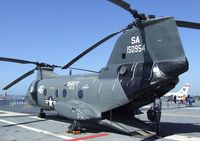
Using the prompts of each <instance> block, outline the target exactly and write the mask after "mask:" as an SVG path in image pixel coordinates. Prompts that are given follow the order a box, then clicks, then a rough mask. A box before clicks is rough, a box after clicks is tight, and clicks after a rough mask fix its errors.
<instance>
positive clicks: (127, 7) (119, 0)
mask: <svg viewBox="0 0 200 141" xmlns="http://www.w3.org/2000/svg"><path fill="white" fill-rule="evenodd" d="M108 1H109V2H112V3H114V4H116V5H118V6H120V7H121V8H123V9H125V10H127V11H128V12H130V13H131V12H132V10H131V6H130V4H128V3H126V2H125V1H123V0H108Z"/></svg>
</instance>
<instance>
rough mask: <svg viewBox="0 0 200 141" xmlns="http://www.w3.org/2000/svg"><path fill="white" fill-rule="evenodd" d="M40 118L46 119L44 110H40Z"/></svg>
mask: <svg viewBox="0 0 200 141" xmlns="http://www.w3.org/2000/svg"><path fill="white" fill-rule="evenodd" d="M38 117H40V118H46V113H44V110H43V109H40V113H39V115H38Z"/></svg>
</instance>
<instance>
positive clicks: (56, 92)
mask: <svg viewBox="0 0 200 141" xmlns="http://www.w3.org/2000/svg"><path fill="white" fill-rule="evenodd" d="M55 96H56V97H58V89H56V91H55Z"/></svg>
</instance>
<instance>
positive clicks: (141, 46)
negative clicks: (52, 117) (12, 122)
mask: <svg viewBox="0 0 200 141" xmlns="http://www.w3.org/2000/svg"><path fill="white" fill-rule="evenodd" d="M108 1H109V2H111V3H113V4H116V5H117V6H119V7H121V8H123V9H125V10H127V11H128V12H129V13H130V14H131V15H132V16H133V18H134V19H135V20H134V22H132V23H131V24H129V25H128V26H126V27H125V28H124V29H122V30H120V31H118V32H115V33H112V34H110V35H108V36H107V37H105V38H103V39H102V40H100V41H99V42H97V43H96V44H94V45H92V46H91V47H89V48H88V49H86V50H85V51H84V52H82V53H81V54H79V55H78V56H76V57H75V58H74V59H72V60H71V61H70V62H69V63H67V64H66V65H65V66H58V65H50V64H46V63H39V62H33V61H27V60H21V59H14V58H7V57H0V61H6V62H13V63H19V64H34V65H36V67H35V68H34V69H32V70H30V71H29V72H27V73H25V74H23V75H22V76H20V77H19V78H17V79H16V80H14V81H13V82H12V83H10V84H9V85H7V86H5V87H4V88H3V90H7V89H9V88H10V87H12V86H13V85H15V84H17V83H18V82H19V81H21V80H23V79H24V78H26V77H28V76H29V75H31V74H33V73H34V72H35V71H36V72H37V78H36V80H34V81H33V82H32V83H31V85H30V87H29V88H28V91H27V94H26V97H27V99H28V101H29V103H30V104H31V105H34V106H39V107H40V108H41V110H40V113H39V116H40V117H43V118H45V117H46V114H45V113H44V110H55V111H56V112H57V113H58V114H59V115H62V116H64V117H66V118H68V119H72V120H74V121H80V122H81V121H94V122H96V123H98V124H103V125H106V126H109V127H111V128H114V129H117V130H119V131H122V132H125V133H129V130H128V129H127V128H124V127H123V126H121V124H116V122H114V121H113V119H115V118H117V117H119V116H120V118H118V121H119V123H121V122H123V120H124V119H128V118H130V117H133V116H134V111H136V110H137V109H138V108H140V107H142V106H144V105H147V104H150V103H152V102H153V101H154V100H155V98H156V97H162V96H163V95H165V94H166V93H167V92H169V91H170V90H171V89H173V88H174V87H175V86H176V84H177V83H178V81H179V75H181V74H182V73H184V72H186V71H187V70H188V61H187V58H186V56H185V53H184V50H183V47H182V43H181V40H180V37H179V34H178V30H177V27H183V28H192V29H200V23H194V22H188V21H178V20H175V19H174V18H173V17H159V18H156V17H155V16H154V15H148V16H147V15H145V14H143V13H139V12H138V11H137V10H135V9H131V7H130V5H129V4H128V3H126V2H124V1H123V0H108ZM120 33H121V34H122V35H120V37H119V38H118V39H117V41H116V44H115V46H114V48H113V51H112V53H111V56H110V58H109V60H108V62H107V65H106V66H105V67H103V68H102V69H101V70H100V71H99V72H96V71H91V70H85V69H79V68H71V65H73V64H74V63H75V62H76V61H78V60H79V59H81V58H82V57H83V56H85V55H86V54H88V53H89V52H91V51H92V50H94V49H95V48H97V47H98V46H99V45H100V44H102V43H104V42H106V41H107V40H109V39H110V38H112V37H114V36H115V35H117V34H120ZM54 68H61V69H78V70H83V71H89V72H92V73H90V74H82V75H68V76H60V75H58V74H56V73H54V71H53V70H54Z"/></svg>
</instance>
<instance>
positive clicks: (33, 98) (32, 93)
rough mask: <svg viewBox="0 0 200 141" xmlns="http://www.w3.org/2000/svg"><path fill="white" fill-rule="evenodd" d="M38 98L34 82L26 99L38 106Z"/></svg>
mask: <svg viewBox="0 0 200 141" xmlns="http://www.w3.org/2000/svg"><path fill="white" fill-rule="evenodd" d="M36 98H37V91H35V90H34V85H33V83H32V84H31V85H30V87H29V89H28V91H27V93H26V97H25V99H26V101H27V102H28V103H29V104H31V105H33V106H36V105H37V102H36V100H37V99H36Z"/></svg>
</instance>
